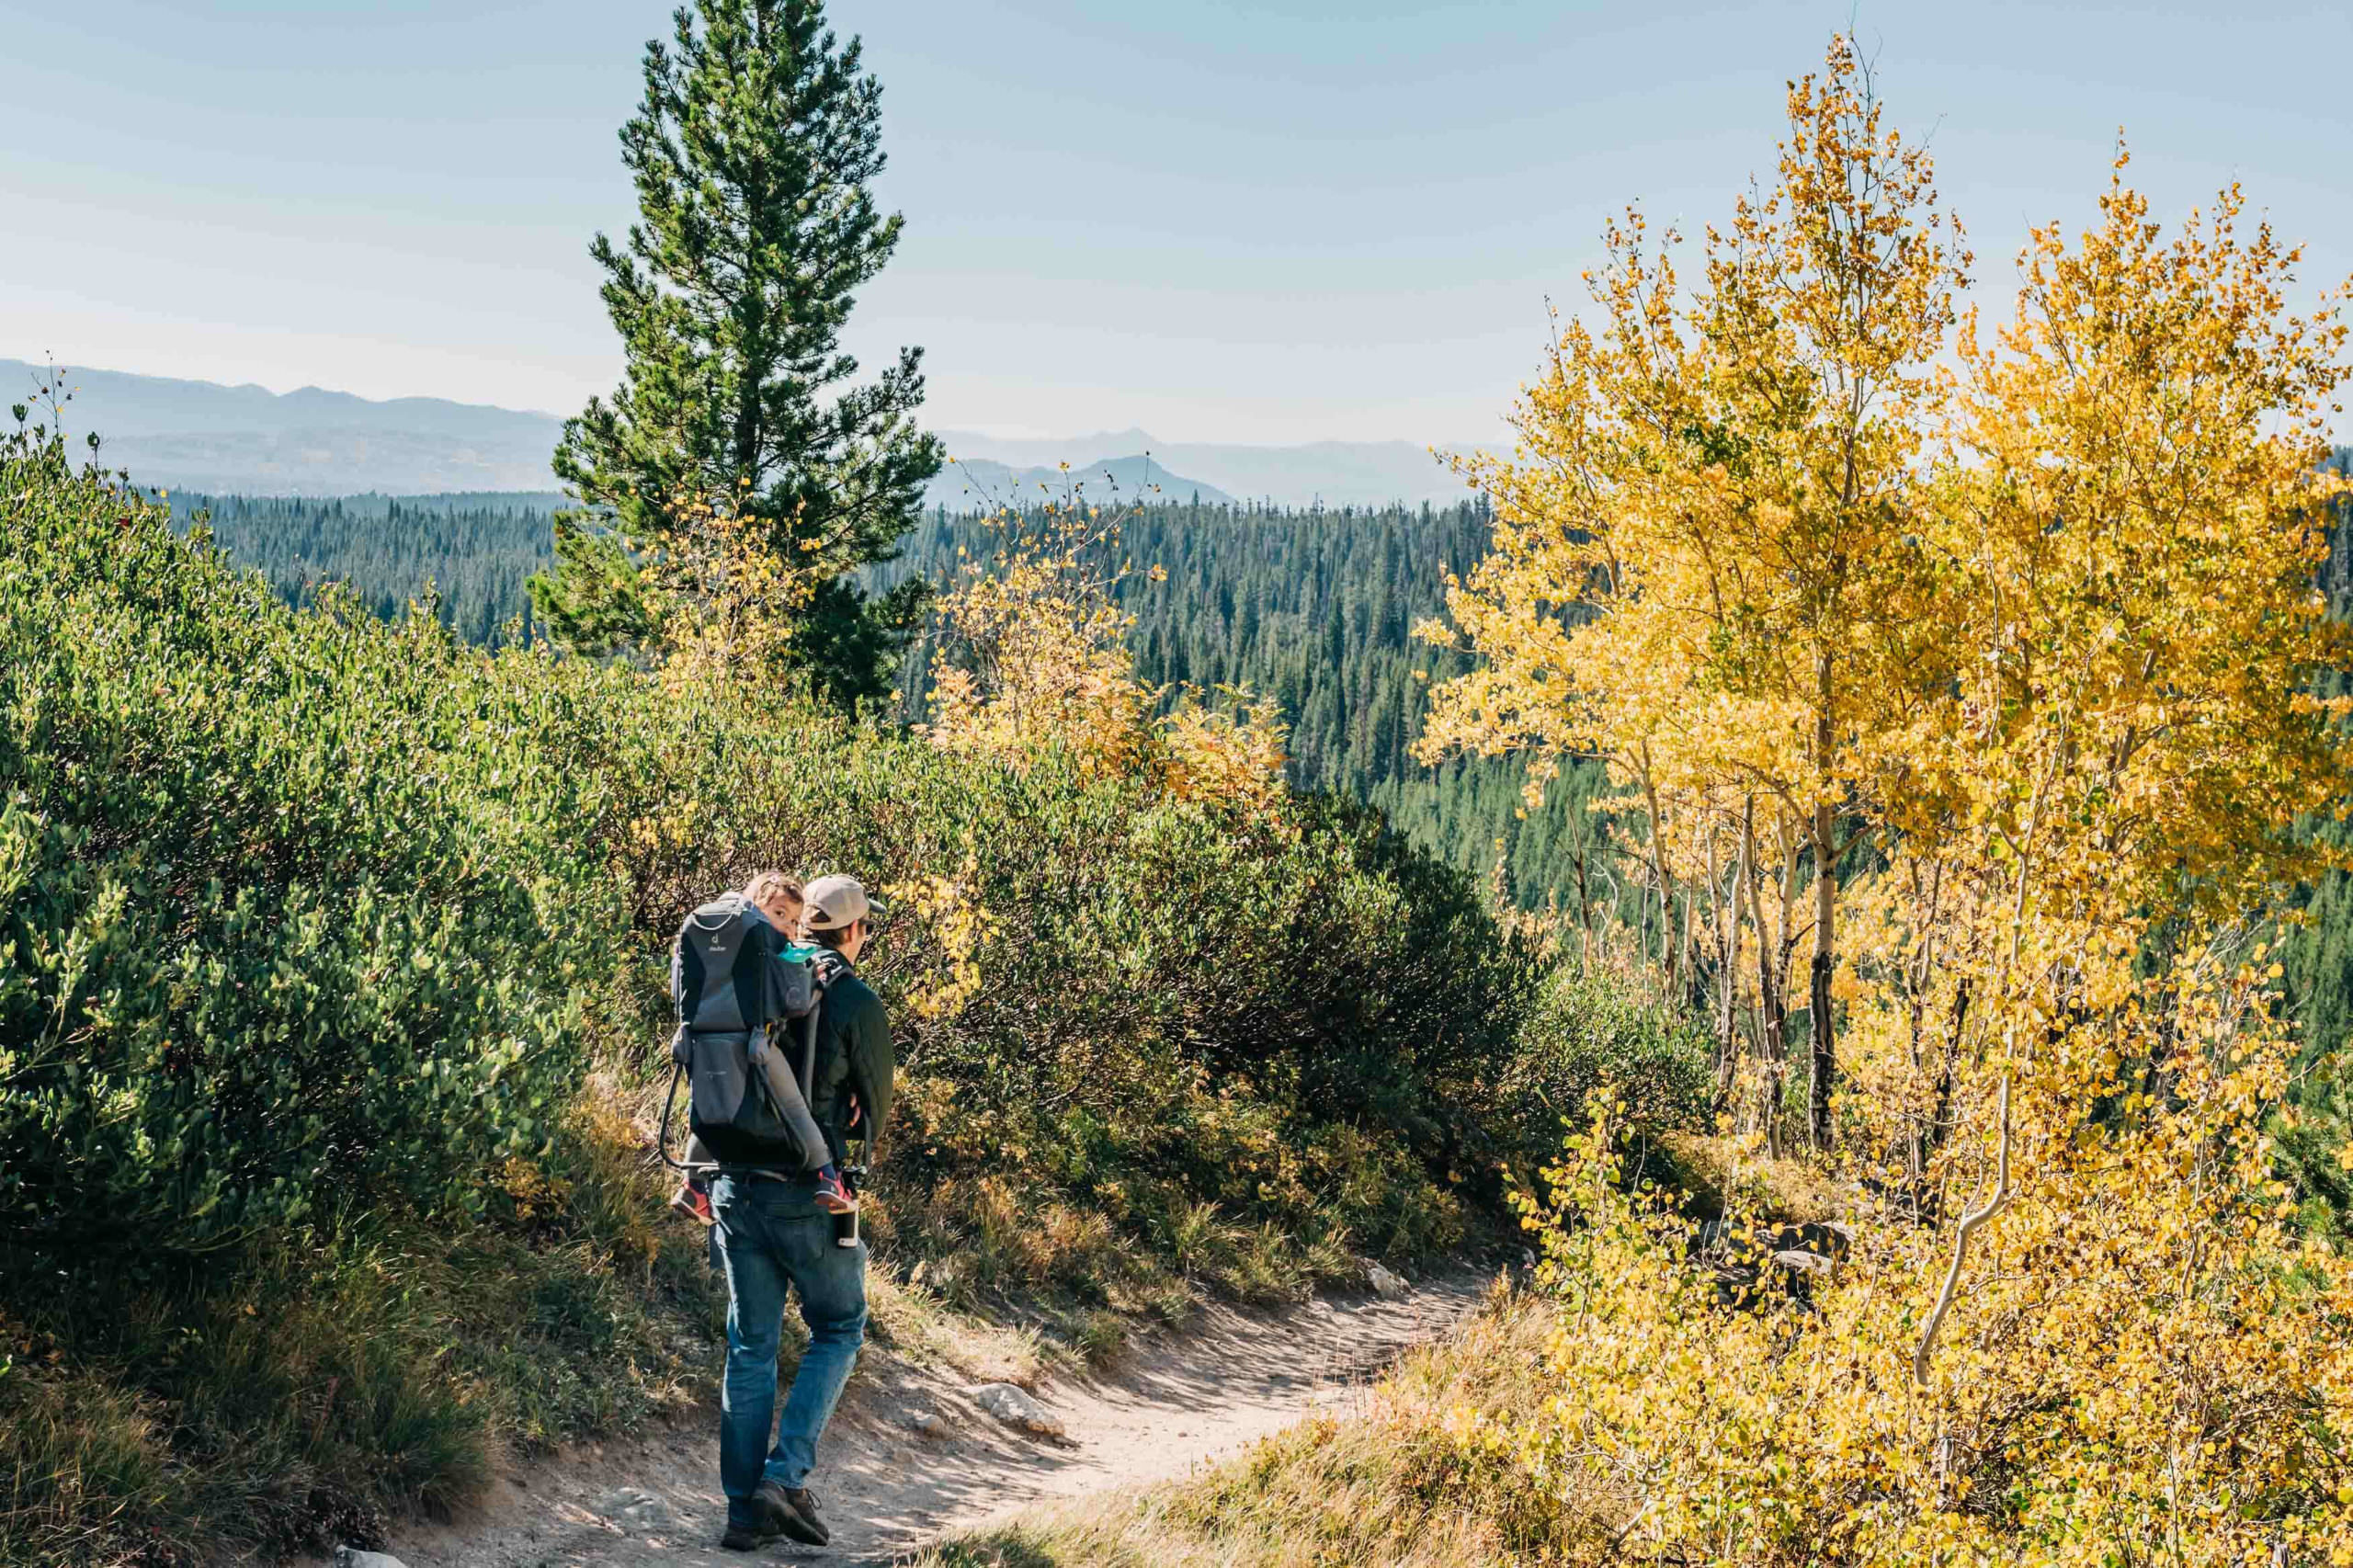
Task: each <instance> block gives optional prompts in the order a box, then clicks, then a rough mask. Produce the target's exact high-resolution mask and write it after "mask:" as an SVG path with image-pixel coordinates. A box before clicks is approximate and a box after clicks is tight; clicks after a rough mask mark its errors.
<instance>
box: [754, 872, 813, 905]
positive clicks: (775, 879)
mask: <svg viewBox="0 0 2353 1568" xmlns="http://www.w3.org/2000/svg"><path fill="white" fill-rule="evenodd" d="M744 896H745V898H748V899H750V900H751V901H752V902H753V903H767V902H768V901H769V900H770V899H773V898H779V897H782V898H787V899H790V900H791V901H792V902H793V903H803V902H805V901H804V900H803V899H802V898H801V884H800V883H799V882H797V881H794V880H793V879H792V878H790V877H788V876H786V875H785V874H784V873H783V872H782V871H755V872H753V873H752V880H751V881H748V882H745V884H744Z"/></svg>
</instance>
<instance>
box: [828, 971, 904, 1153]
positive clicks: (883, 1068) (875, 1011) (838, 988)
mask: <svg viewBox="0 0 2353 1568" xmlns="http://www.w3.org/2000/svg"><path fill="white" fill-rule="evenodd" d="M813 965H814V967H815V969H816V971H817V981H818V983H820V984H821V985H823V986H824V988H825V994H824V1002H823V1003H822V1004H820V1005H819V1007H818V1010H817V1055H816V1082H815V1084H814V1085H812V1086H811V1093H810V1096H809V1114H810V1115H811V1116H813V1117H814V1118H815V1119H816V1121H817V1125H818V1126H819V1127H822V1128H824V1130H825V1136H826V1138H827V1139H828V1140H830V1141H832V1142H833V1143H834V1154H835V1158H836V1159H838V1160H843V1161H845V1162H847V1151H846V1150H845V1149H844V1148H843V1147H842V1142H843V1138H844V1135H845V1133H847V1136H848V1137H853V1138H862V1139H864V1140H865V1141H866V1148H867V1153H869V1154H870V1155H871V1154H872V1153H873V1152H874V1151H875V1150H876V1149H878V1148H880V1147H881V1137H882V1129H883V1128H884V1127H885V1126H886V1125H888V1124H889V1122H890V1119H891V1091H892V1083H893V1080H894V1078H895V1075H896V1074H897V1073H898V1069H899V1062H898V1054H897V1052H896V1051H895V1050H894V1049H893V1048H892V1044H891V1020H890V1018H889V1017H886V1016H885V1015H884V1013H883V1011H882V998H881V997H880V996H877V995H876V994H874V993H873V992H872V991H870V990H869V989H867V984H866V982H864V981H862V980H860V979H858V971H856V970H854V969H852V968H851V967H850V965H849V960H847V959H845V958H843V957H842V956H841V954H839V953H836V952H834V951H832V950H830V949H824V950H821V951H820V952H819V953H818V954H817V957H816V958H815V960H813ZM852 1095H855V1096H858V1105H859V1106H860V1107H861V1108H863V1111H864V1114H863V1115H861V1116H860V1117H859V1118H858V1125H857V1126H856V1127H845V1126H844V1123H846V1122H847V1121H848V1119H849V1099H848V1097H849V1096H852Z"/></svg>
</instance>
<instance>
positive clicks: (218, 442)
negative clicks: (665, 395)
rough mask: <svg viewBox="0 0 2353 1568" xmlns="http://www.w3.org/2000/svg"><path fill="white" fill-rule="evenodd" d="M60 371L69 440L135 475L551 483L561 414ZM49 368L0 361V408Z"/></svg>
mask: <svg viewBox="0 0 2353 1568" xmlns="http://www.w3.org/2000/svg"><path fill="white" fill-rule="evenodd" d="M58 369H59V371H60V373H61V374H62V376H63V380H64V382H65V385H66V386H67V388H68V389H69V390H71V391H72V392H73V393H74V401H73V402H72V403H68V404H67V405H66V407H65V411H64V423H65V426H66V430H67V433H68V434H69V435H70V436H72V437H74V439H76V440H77V441H78V440H79V438H80V437H81V436H82V434H83V432H85V431H90V430H95V431H97V434H98V437H99V438H100V440H101V441H102V442H103V443H104V444H103V446H102V448H101V449H100V459H101V460H102V461H104V462H105V463H106V464H107V465H108V466H109V467H119V468H127V469H129V470H130V471H131V475H132V477H133V478H135V479H136V480H138V481H139V482H140V483H143V484H163V485H170V486H174V487H186V488H189V489H199V490H208V491H216V492H238V493H243V494H270V495H339V494H352V493H356V492H359V491H371V490H372V491H381V492H384V493H386V494H416V493H420V492H427V491H482V490H547V489H551V488H552V486H553V483H554V475H553V474H551V472H549V471H548V460H549V458H550V457H551V454H552V453H553V452H554V451H555V442H556V437H557V436H558V434H560V433H561V432H562V430H563V420H561V419H559V418H557V417H556V416H555V415H551V414H534V413H528V412H522V411H518V410H516V409H510V408H496V407H493V406H491V405H490V404H488V403H454V402H450V401H449V400H448V399H444V398H435V397H403V398H392V399H389V400H386V401H382V402H379V401H377V400H375V399H372V398H364V397H358V396H355V395H353V394H352V393H350V392H329V391H326V390H325V389H324V388H320V387H302V388H301V389H299V390H297V391H294V392H283V393H280V392H271V391H269V390H268V389H267V387H257V386H250V385H248V386H222V385H221V384H220V383H218V382H215V381H178V380H174V379H172V378H169V377H164V376H142V375H134V374H131V373H130V372H127V371H121V370H94V369H83V368H81V367H79V366H73V367H67V366H63V365H61V366H59V367H58ZM46 374H47V368H46V367H44V366H40V365H34V364H30V363H28V362H27V361H24V360H21V359H0V394H4V395H0V405H5V404H6V403H25V402H29V401H31V398H30V394H31V392H32V391H33V388H34V387H35V386H37V385H38V384H40V380H41V379H42V378H43V377H45V376H46Z"/></svg>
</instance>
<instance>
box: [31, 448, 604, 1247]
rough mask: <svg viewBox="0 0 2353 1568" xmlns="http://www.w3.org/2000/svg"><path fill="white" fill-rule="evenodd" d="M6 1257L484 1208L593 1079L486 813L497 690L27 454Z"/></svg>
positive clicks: (199, 1243) (542, 920)
mask: <svg viewBox="0 0 2353 1568" xmlns="http://www.w3.org/2000/svg"><path fill="white" fill-rule="evenodd" d="M0 496H5V504H6V528H0V959H5V962H0V1226H5V1228H6V1232H7V1233H9V1234H10V1235H12V1236H13V1237H14V1238H15V1239H16V1240H17V1242H18V1243H19V1244H31V1245H34V1246H36V1247H44V1248H46V1247H56V1246H71V1247H72V1248H74V1250H75V1251H76V1252H77V1253H78V1254H81V1255H84V1256H87V1255H88V1254H89V1253H90V1252H91V1251H92V1250H94V1249H96V1250H101V1251H102V1250H104V1249H106V1248H107V1247H108V1246H110V1245H112V1244H118V1243H129V1242H135V1243H136V1244H137V1247H138V1248H139V1250H140V1251H141V1252H142V1253H146V1254H154V1253H158V1252H173V1251H188V1250H200V1249H203V1248H206V1247H209V1246H211V1245H215V1244H218V1243H220V1242H221V1241H222V1239H224V1238H227V1237H232V1236H234V1235H236V1234H239V1233H245V1232H249V1231H252V1230H254V1229H256V1228H260V1227H267V1226H270V1225H275V1224H282V1223H287V1222H290V1221H299V1220H301V1219H304V1218H306V1217H307V1216H309V1215H311V1214H312V1213H313V1211H314V1210H316V1209H317V1208H318V1207H319V1206H320V1204H321V1203H322V1202H324V1201H327V1200H330V1199H331V1200H333V1201H337V1202H354V1201H358V1202H364V1201H368V1200H371V1199H378V1198H383V1197H397V1198H399V1199H402V1200H404V1201H406V1202H408V1203H410V1204H413V1205H415V1206H416V1207H418V1208H419V1209H421V1210H427V1211H432V1210H440V1209H445V1208H455V1209H464V1208H466V1207H468V1206H469V1205H470V1204H471V1203H472V1199H473V1197H474V1195H475V1193H476V1192H477V1190H478V1188H479V1186H480V1179H479V1173H480V1171H481V1169H482V1167H483V1165H484V1163H485V1162H487V1161H494V1160H496V1159H498V1158H501V1157H503V1156H505V1155H506V1154H509V1153H517V1152H520V1151H523V1150H525V1149H529V1148H532V1147H536V1146H537V1145H538V1144H540V1142H543V1140H544V1137H545V1133H546V1129H547V1127H548V1125H549V1123H550V1121H551V1113H552V1112H553V1111H554V1110H555V1109H557V1108H560V1107H561V1106H562V1105H563V1103H564V1102H565V1101H567V1100H568V1099H569V1097H570V1096H571V1094H572V1092H573V1088H574V1085H575V1084H576V1082H577V1078H578V1073H579V1067H580V1062H581V1053H580V1051H579V1049H578V1033H577V1030H576V1029H574V1028H572V1027H571V1025H572V1022H573V1020H574V1017H575V1015H576V1007H575V1006H574V1003H573V1002H572V1000H571V998H570V992H571V990H572V988H573V986H574V983H575V981H576V978H577V971H576V963H577V955H576V946H577V945H576V943H574V941H572V940H571V939H569V938H568V937H566V935H565V933H564V929H563V926H562V925H561V924H560V923H558V922H554V921H551V920H550V919H549V918H547V916H546V915H545V914H544V913H543V911H542V907H541V899H540V894H539V892H536V891H535V888H534V886H533V881H532V877H533V873H534V870H535V865H534V862H533V861H532V860H531V859H530V858H529V856H528V854H527V853H525V852H524V847H523V846H524V842H525V841H526V840H528V837H529V835H517V833H516V832H515V831H513V824H512V822H511V821H510V820H509V819H507V817H506V812H504V811H503V810H502V809H501V808H500V807H499V805H498V803H497V802H496V801H494V800H493V799H491V798H489V796H488V795H487V793H486V792H485V791H483V790H481V789H480V785H481V784H482V782H483V764H484V762H485V761H488V762H489V763H490V769H489V771H490V776H491V777H492V778H495V777H496V776H497V775H498V773H499V771H500V764H499V763H498V762H496V761H495V760H493V759H492V757H491V756H489V755H488V754H487V753H486V752H485V750H484V749H483V745H482V742H481V740H480V736H481V733H482V731H481V727H480V722H479V717H478V713H477V712H476V711H474V710H475V709H476V708H477V707H478V703H477V702H476V701H475V700H474V699H476V698H477V694H478V693H479V692H480V691H481V690H482V689H483V687H484V685H485V683H484V681H483V671H484V667H485V665H484V661H483V659H482V658H481V656H479V655H476V654H472V653H467V652H465V651H463V650H462V649H460V648H459V647H458V646H456V645H455V644H454V643H453V642H450V641H449V639H448V637H447V636H446V635H445V634H443V633H442V632H441V631H438V629H437V628H435V627H434V626H433V625H432V624H431V623H430V622H428V621H422V620H420V621H415V622H410V623H407V624H404V625H402V626H400V627H396V628H394V627H386V626H384V625H382V624H381V623H380V622H378V621H376V620H375V619H372V618H370V617H369V616H366V615H364V614H358V613H350V612H348V610H347V608H344V607H334V606H331V607H329V608H327V609H326V610H324V612H322V613H316V614H307V615H305V614H297V613H294V612H291V611H290V610H288V609H286V608H283V607H282V606H280V605H278V603H277V602H276V601H275V600H274V599H273V598H272V597H270V596H269V595H268V593H267V591H266V590H265V589H264V588H263V587H262V585H260V582H259V580H258V579H257V578H255V577H251V576H249V575H246V574H240V573H235V572H233V571H231V570H230V569H229V568H228V567H227V566H226V565H225V564H224V563H223V562H222V560H221V558H220V557H219V556H218V555H217V554H216V553H215V552H213V551H210V549H208V548H207V547H206V546H205V545H204V543H203V542H202V541H201V540H199V541H197V542H193V543H191V542H187V541H183V540H179V539H177V538H176V537H175V536H174V535H173V534H172V532H171V530H170V528H169V527H168V523H167V519H166V517H165V514H164V513H163V511H162V510H161V508H159V507H155V506H142V505H138V504H135V503H133V502H132V501H131V500H130V499H129V498H128V497H126V496H124V495H121V494H117V493H115V492H113V491H111V490H110V489H109V488H108V486H106V485H105V484H103V483H101V482H100V481H99V480H98V479H97V477H95V476H92V475H81V476H74V475H72V474H69V473H68V472H66V471H65V469H64V467H63V462H62V460H61V459H60V458H59V457H58V456H57V454H56V453H55V452H54V450H53V449H49V450H44V449H40V448H38V447H34V446H30V445H28V444H24V443H19V444H18V445H17V447H16V448H15V449H11V450H10V451H8V452H7V453H6V455H5V456H0Z"/></svg>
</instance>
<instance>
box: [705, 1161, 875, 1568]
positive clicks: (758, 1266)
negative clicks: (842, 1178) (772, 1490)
mask: <svg viewBox="0 0 2353 1568" xmlns="http://www.w3.org/2000/svg"><path fill="white" fill-rule="evenodd" d="M710 1206H711V1209H712V1210H713V1212H715V1213H716V1214H717V1215H718V1217H719V1223H718V1225H717V1226H716V1227H715V1230H714V1234H715V1236H716V1239H717V1244H718V1247H719V1266H720V1267H721V1269H722V1271H724V1272H725V1274H726V1276H727V1379H726V1382H725V1383H724V1385H723V1386H722V1392H721V1395H720V1402H719V1409H720V1416H719V1483H720V1488H721V1490H722V1491H724V1492H725V1493H726V1494H727V1517H728V1522H729V1523H730V1524H755V1523H757V1522H758V1520H759V1518H760V1515H759V1512H758V1510H756V1508H754V1507H753V1506H752V1501H751V1499H752V1494H753V1492H754V1491H755V1490H756V1489H757V1488H758V1486H759V1484H760V1483H761V1482H762V1481H764V1480H766V1481H774V1482H778V1483H782V1484H783V1485H786V1486H799V1485H801V1484H802V1483H805V1482H806V1481H807V1480H808V1478H809V1472H810V1471H812V1470H813V1469H815V1468H816V1464H817V1439H818V1437H820V1436H821V1435H822V1434H823V1433H824V1430H825V1423H826V1422H827V1421H828V1420H830V1419H832V1417H833V1414H834V1402H835V1400H837V1399H839V1398H840V1397H841V1392H842V1385H843V1384H844V1383H846V1382H847V1381H849V1371H850V1369H851V1368H852V1367H854V1366H856V1365H857V1364H858V1346H860V1345H862V1344H863V1343H865V1340H866V1243H865V1242H864V1241H863V1240H861V1241H860V1242H859V1243H858V1245H856V1246H854V1247H843V1246H835V1244H834V1225H833V1216H831V1215H829V1214H827V1213H826V1212H825V1211H824V1210H822V1209H820V1208H818V1207H817V1200H816V1198H815V1196H814V1193H813V1186H812V1184H811V1183H810V1182H808V1181H807V1180H799V1181H768V1180H767V1179H765V1178H762V1177H757V1176H746V1177H740V1178H739V1177H734V1176H721V1177H720V1178H719V1179H718V1180H717V1181H715V1182H713V1183H712V1184H711V1188H710ZM787 1286H797V1287H799V1289H800V1291H801V1322H803V1323H805V1324H808V1325H809V1348H808V1349H807V1350H806V1351H804V1352H802V1354H801V1365H800V1366H799V1368H797V1369H795V1370H794V1372H793V1374H792V1387H791V1389H790V1392H787V1393H786V1395H785V1400H784V1419H783V1420H782V1421H781V1422H780V1423H778V1425H777V1426H776V1441H775V1443H774V1445H773V1446H771V1445H770V1443H769V1441H768V1433H769V1423H770V1422H771V1421H772V1420H774V1419H775V1416H776V1354H777V1346H778V1344H779V1341H780V1340H781V1339H782V1338H783V1334H784V1297H785V1289H786V1287H787Z"/></svg>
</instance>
